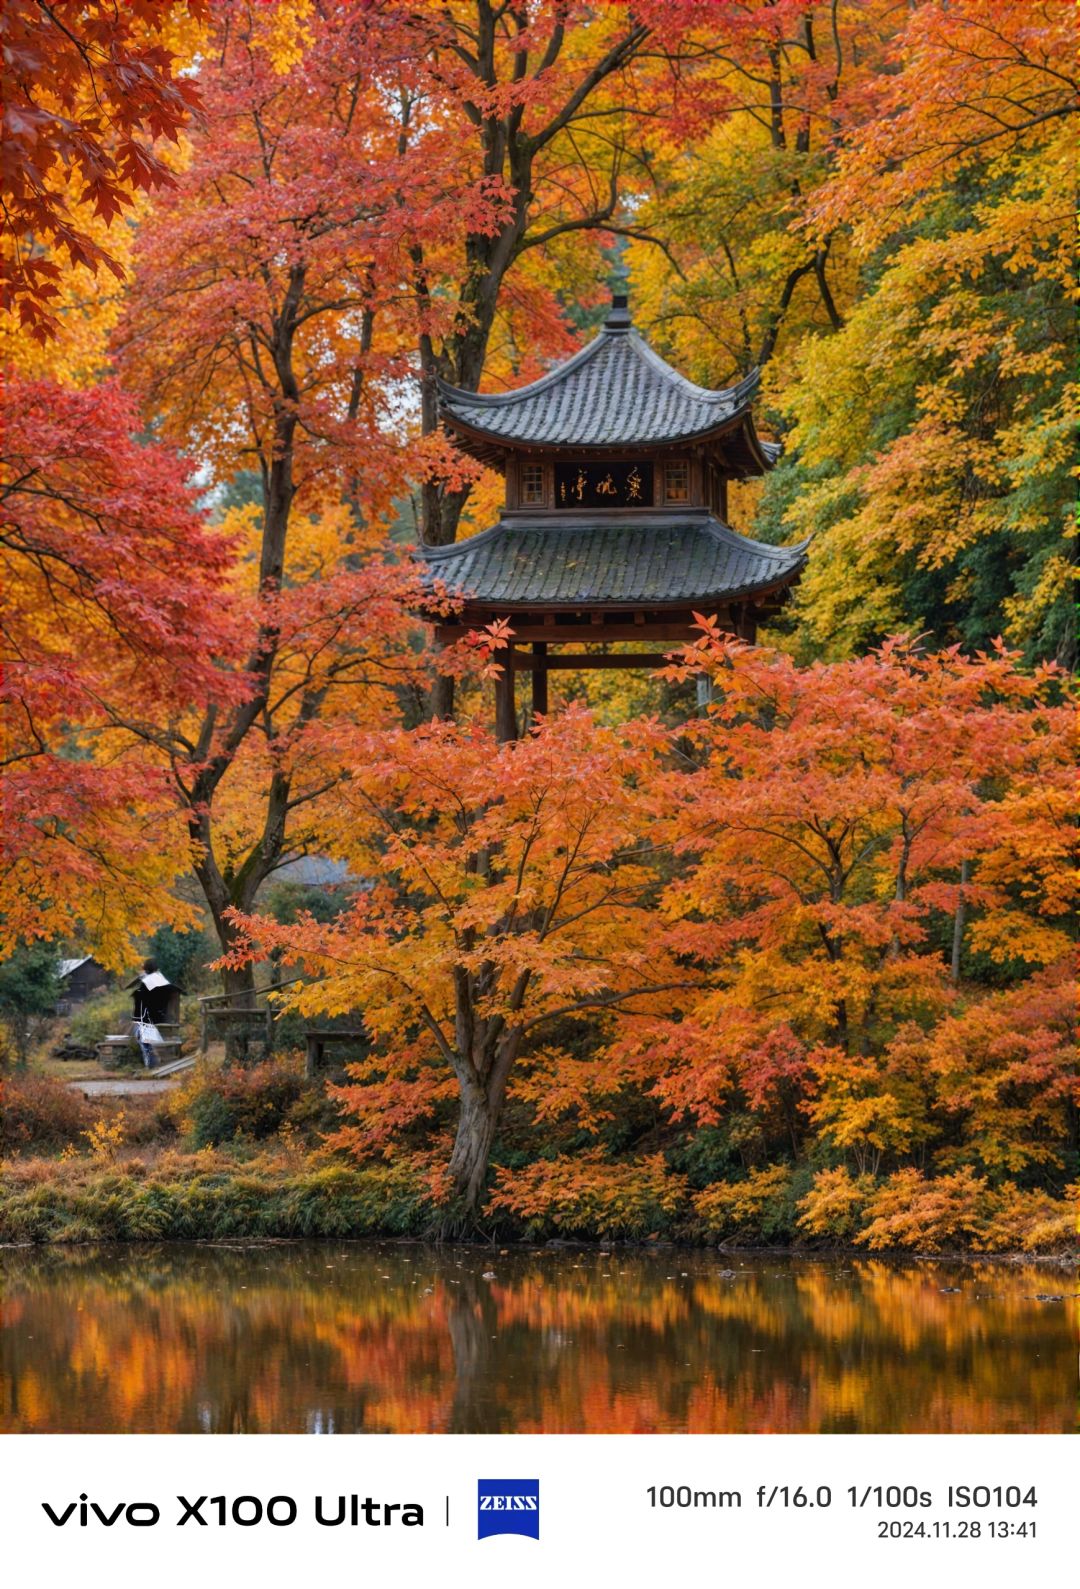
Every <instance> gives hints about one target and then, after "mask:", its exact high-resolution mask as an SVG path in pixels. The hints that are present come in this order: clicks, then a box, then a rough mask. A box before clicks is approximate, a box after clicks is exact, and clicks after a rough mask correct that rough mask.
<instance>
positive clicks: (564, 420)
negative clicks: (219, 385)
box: [423, 296, 806, 739]
mask: <svg viewBox="0 0 1080 1589" xmlns="http://www.w3.org/2000/svg"><path fill="white" fill-rule="evenodd" d="M757 385H758V372H757V371H756V370H755V371H752V372H751V373H750V374H749V375H747V376H746V377H745V378H744V379H743V380H741V381H739V382H738V383H737V384H736V385H735V386H729V387H724V388H721V389H720V390H718V391H710V390H709V389H708V388H706V387H703V386H697V385H695V384H694V383H693V382H692V381H688V380H687V379H686V378H685V377H684V376H682V375H680V374H679V372H678V371H677V370H675V369H673V368H672V367H671V365H670V364H667V363H666V362H665V361H664V360H663V359H662V358H661V357H660V356H659V354H657V353H655V352H654V351H653V349H652V348H650V347H649V345H648V343H647V342H646V341H645V340H644V339H643V338H642V337H641V336H640V335H639V334H638V332H637V331H635V330H634V327H633V324H632V322H631V318H630V313H629V310H628V308H627V299H626V298H625V297H622V296H615V297H614V298H613V299H612V307H611V311H610V313H609V314H608V317H607V320H606V321H605V322H604V326H603V329H602V330H601V331H600V333H599V335H598V336H596V337H595V338H594V340H593V341H592V342H590V343H589V344H588V346H587V347H584V348H582V349H581V351H580V352H579V353H576V354H574V356H573V357H572V358H569V359H567V360H566V361H565V362H564V363H562V364H559V365H556V366H555V368H554V369H552V370H549V371H548V373H547V374H546V375H544V376H542V377H541V378H540V379H539V380H537V381H533V382H531V383H530V384H529V385H528V386H522V387H518V388H517V389H516V390H514V391H510V392H500V393H485V394H480V393H478V392H468V391H463V390H461V389H460V388H458V387H454V386H450V385H448V384H447V383H445V382H442V381H440V382H439V385H438V408H439V416H440V419H441V422H442V424H443V426H444V428H445V429H446V430H447V431H448V432H449V434H450V436H451V437H452V438H453V440H454V442H455V444H456V445H457V446H458V447H459V448H461V449H462V451H464V452H466V453H468V454H470V455H471V456H472V457H474V458H477V459H479V460H480V461H481V462H482V463H484V464H487V465H489V466H490V467H491V468H494V469H498V470H499V471H500V472H501V473H502V474H503V475H504V476H505V478H506V504H505V507H504V508H503V511H502V515H501V517H500V518H499V521H498V523H497V524H495V525H493V526H492V527H491V529H488V530H484V531H483V532H482V533H480V534H478V535H474V536H471V537H470V538H469V539H468V540H464V541H459V542H456V543H455V544H454V545H452V546H441V547H434V546H428V547H425V548H424V549H423V556H424V559H425V561H426V564H427V577H428V578H429V579H430V580H432V581H438V582H439V583H440V584H441V586H442V587H443V588H444V589H445V590H446V591H448V592H449V593H450V594H451V595H453V596H454V597H455V598H457V601H458V603H459V607H458V610H457V611H455V613H454V615H453V617H452V619H449V620H447V619H440V620H439V621H438V622H437V624H436V639H437V641H438V642H439V643H440V644H444V645H445V644H451V643H452V642H453V641H455V640H457V639H459V638H461V637H462V636H463V635H465V634H467V633H468V632H469V631H470V630H476V629H481V628H483V627H484V626H485V625H487V624H490V623H492V622H493V621H495V620H497V619H502V620H505V621H506V622H507V623H508V624H509V626H510V628H511V630H512V632H513V644H512V645H511V648H510V652H509V658H508V659H507V656H506V653H500V658H499V660H500V661H503V662H504V664H507V662H508V665H504V668H503V673H502V676H501V679H500V680H499V682H498V683H497V685H496V725H497V731H498V733H499V736H500V737H501V738H504V739H505V738H513V737H514V734H515V724H516V718H515V707H514V686H513V675H514V672H515V671H528V672H530V673H531V674H532V705H533V711H534V713H543V712H546V711H547V674H548V670H549V668H560V667H562V668H597V667H599V668H614V667H654V666H658V665H661V664H663V663H664V662H665V661H666V660H667V658H666V655H665V651H663V650H660V651H658V650H656V649H655V647H656V646H657V645H658V644H659V645H662V646H664V647H665V649H666V651H667V652H670V651H671V650H672V649H673V647H674V646H676V645H677V644H679V643H686V642H688V641H690V640H692V639H694V638H696V637H697V635H698V634H699V633H700V630H698V629H697V627H696V625H695V620H694V616H693V614H694V613H695V612H703V613H708V614H710V615H712V614H715V615H716V616H717V619H718V621H719V623H720V625H721V627H723V628H726V629H728V630H730V631H731V632H732V633H733V634H736V635H738V636H740V637H741V638H742V639H745V640H750V641H753V640H754V638H755V636H756V631H757V622H758V619H759V618H761V617H763V616H766V615H768V614H769V613H772V612H775V611H776V610H777V609H778V608H779V607H780V605H781V603H782V602H783V601H784V600H785V598H786V596H787V594H788V592H789V590H790V588H791V586H792V584H793V583H794V582H795V580H796V579H798V577H799V574H800V572H801V571H802V569H803V567H804V565H805V562H806V549H805V548H806V543H805V542H803V543H802V544H800V545H798V546H769V545H766V544H765V543H763V542H761V541H754V540H751V539H750V538H749V537H748V536H745V535H739V534H737V533H736V531H735V530H733V529H732V528H731V527H730V526H729V525H728V523H727V522H726V520H727V497H728V481H729V480H744V479H746V478H748V477H750V476H753V475H761V474H764V473H765V471H766V470H767V469H769V468H771V466H772V465H773V463H774V462H775V461H776V458H777V456H778V454H779V448H778V447H777V446H775V445H774V444H772V443H769V442H766V441H761V440H760V439H759V437H758V436H757V433H756V432H755V429H754V421H753V417H752V414H751V403H752V401H753V398H754V394H755V392H756V390H757ZM604 641H632V642H637V643H638V644H639V645H641V646H642V647H644V648H646V649H644V650H642V651H634V652H620V653H611V652H606V653H605V652H600V653H598V652H596V651H588V652H586V651H583V650H582V649H581V648H582V646H584V645H595V644H596V643H597V642H604ZM650 646H651V647H653V648H654V649H652V650H650V649H647V648H649V647H650ZM525 647H529V648H530V649H529V650H527V651H526V650H525V649H523V648H525ZM555 647H558V648H565V647H569V648H575V649H569V650H565V649H559V650H554V649H553V648H555Z"/></svg>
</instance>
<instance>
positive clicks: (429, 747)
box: [238, 709, 695, 1229]
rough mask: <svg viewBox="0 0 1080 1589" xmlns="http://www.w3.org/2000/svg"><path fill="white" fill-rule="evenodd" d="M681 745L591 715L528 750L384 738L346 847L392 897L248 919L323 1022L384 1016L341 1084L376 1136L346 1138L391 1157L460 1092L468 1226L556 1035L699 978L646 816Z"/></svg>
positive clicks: (363, 781) (342, 838)
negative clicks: (526, 1078) (664, 921)
mask: <svg viewBox="0 0 1080 1589" xmlns="http://www.w3.org/2000/svg"><path fill="white" fill-rule="evenodd" d="M666 741H667V736H666V734H665V733H664V731H663V730H661V729H660V728H659V727H658V725H656V724H654V723H650V722H639V723H635V724H631V725H629V726H628V727H627V728H626V729H622V730H614V729H605V728H602V727H600V725H598V724H597V723H595V722H594V721H593V719H592V718H591V717H590V716H589V714H588V713H586V712H584V711H582V710H580V709H579V710H575V711H571V712H568V713H567V714H566V715H565V716H563V717H561V718H559V719H558V720H555V719H553V720H552V721H551V722H550V724H549V725H545V727H544V728H543V729H541V730H539V731H537V732H535V733H534V734H533V735H532V736H531V737H530V738H529V739H528V740H525V741H521V742H519V743H517V744H497V743H496V742H495V740H494V738H493V737H492V735H490V734H489V733H488V732H487V731H485V730H484V729H483V728H481V727H480V726H479V725H478V724H471V725H469V726H467V727H464V728H460V729H459V728H457V727H455V726H453V725H447V724H434V725H430V726H427V727H424V728H421V729H418V730H415V731H413V732H412V733H406V732H403V731H400V730H399V731H395V732H393V733H389V734H385V735H382V736H372V738H371V739H370V741H369V743H368V747H367V754H366V755H365V757H364V759H363V762H362V763H361V765H359V766H358V767H357V770H356V773H355V775H354V777H353V778H352V779H351V780H350V782H349V783H348V785H346V786H345V787H344V788H343V789H342V792H341V805H340V810H339V815H338V823H337V832H336V835H335V836H334V853H335V854H338V855H341V856H342V857H343V858H345V859H347V860H348V861H349V863H350V865H351V866H352V867H353V868H355V869H356V870H357V871H360V872H363V873H366V874H368V875H374V876H375V877H376V878H377V882H376V885H375V886H374V887H373V888H372V889H371V890H370V892H365V893H363V894H361V895H360V896H359V897H358V898H357V900H356V902H355V904H354V906H353V908H352V910H351V912H350V913H348V914H346V915H343V916H341V917H339V918H338V919H337V920H336V921H334V922H332V923H329V924H324V923H319V922H316V921H315V920H313V919H312V918H310V917H309V918H307V919H306V920H302V921H300V922H299V923H297V924H295V925H282V924H279V923H275V922H272V921H270V920H268V919H266V918H259V919H250V918H249V919H248V920H246V921H245V922H243V923H242V924H240V925H242V929H243V933H244V938H245V941H246V943H247V949H246V955H247V957H250V955H251V954H252V953H255V952H258V953H260V954H261V953H265V952H266V951H268V950H274V951H276V952H278V953H280V954H281V955H282V956H283V957H284V959H285V962H286V963H287V964H288V963H293V964H300V965H302V966H303V967H304V969H305V972H306V973H307V974H309V975H311V976H313V977H315V978H316V979H317V980H316V981H315V982H314V983H313V984H312V985H310V986H306V987H303V988H301V989H299V990H297V991H295V992H294V994H293V995H292V1002H293V1003H294V1004H295V1005H296V1007H298V1008H299V1009H301V1010H302V1011H303V1012H304V1013H305V1014H307V1015H314V1014H317V1013H327V1014H332V1013H336V1012H339V1011H342V1010H354V1009H355V1010H362V1011H363V1012H364V1021H365V1024H366V1026H367V1028H368V1030H369V1032H370V1033H371V1036H372V1039H373V1043H374V1048H373V1053H372V1057H371V1059H370V1061H369V1062H368V1063H367V1064H366V1065H363V1066H360V1067H356V1068H355V1069H354V1072H353V1073H354V1075H355V1077H356V1083H355V1085H350V1086H347V1087H345V1088H344V1089H343V1090H342V1091H341V1092H340V1097H341V1098H342V1101H343V1102H344V1104H345V1106H346V1108H347V1109H348V1111H349V1113H350V1114H352V1115H354V1116H355V1117H356V1121H357V1124H355V1125H353V1124H350V1125H349V1126H347V1127H345V1128H344V1130H343V1131H342V1132H340V1133H339V1134H338V1136H337V1137H336V1138H335V1140H336V1141H337V1142H339V1143H340V1144H342V1145H345V1146H348V1147H350V1148H352V1149H354V1150H356V1151H359V1152H361V1153H378V1152H381V1151H385V1150H387V1149H388V1148H389V1147H390V1145H391V1144H392V1142H393V1140H394V1139H395V1138H396V1137H398V1136H399V1134H400V1133H401V1132H402V1131H403V1130H404V1129H405V1128H407V1127H408V1126H409V1125H411V1124H412V1123H413V1122H415V1121H417V1120H425V1119H430V1117H431V1116H432V1113H433V1111H434V1110H436V1109H437V1108H438V1106H439V1103H440V1100H442V1099H443V1098H445V1097H447V1096H448V1095H449V1096H451V1097H456V1099H457V1103H458V1118H457V1125H456V1135H455V1138H454V1144H453V1148H452V1151H451V1153H450V1155H449V1160H448V1162H447V1163H446V1164H445V1166H444V1168H445V1177H446V1179H445V1182H444V1183H443V1190H444V1191H445V1192H446V1193H447V1195H448V1203H447V1228H448V1229H459V1228H463V1227H468V1226H470V1225H471V1224H472V1222H473V1221H474V1220H475V1219H476V1217H477V1215H478V1213H479V1210H480V1208H481V1205H482V1202H483V1196H484V1191H485V1185H486V1179H487V1171H488V1163H489V1160H490V1156H491V1150H492V1144H493V1142H494V1140H495V1134H496V1132H497V1130H498V1128H499V1124H500V1121H501V1119H502V1115H503V1109H504V1105H505V1101H506V1096H507V1090H508V1087H509V1086H510V1085H511V1084H512V1080H513V1078H514V1077H515V1073H516V1071H517V1070H518V1069H519V1067H520V1062H521V1061H522V1059H523V1058H524V1057H525V1056H527V1055H529V1054H531V1053H534V1052H535V1051H536V1049H537V1046H538V1045H540V1044H542V1042H543V1039H544V1034H545V1033H546V1032H550V1031H551V1029H552V1026H553V1024H554V1023H555V1022H556V1021H557V1020H558V1019H560V1018H564V1017H566V1016H567V1015H570V1014H573V1013H577V1012H582V1011H588V1010H601V1011H608V1012H611V1011H613V1010H615V1009H617V1008H620V1007H623V1008H632V1009H639V1010H640V1009H649V1008H652V1007H653V1005H654V1004H655V1000H656V997H657V996H658V995H661V994H663V993H664V992H665V991H666V992H667V993H668V994H669V995H670V994H671V993H672V992H673V991H675V990H676V989H679V988H681V987H683V986H684V985H686V984H687V982H688V981H689V982H691V983H692V982H693V981H694V980H695V978H693V977H691V978H689V979H688V977H687V975H686V973H685V972H683V971H682V970H681V969H680V968H679V967H678V966H677V965H676V964H675V963H674V962H673V961H672V960H671V958H670V956H669V955H668V954H667V952H666V950H665V948H664V945H663V943H662V941H660V940H659V939H658V938H657V936H656V933H655V930H654V928H655V923H654V919H653V916H652V913H651V912H650V910H649V909H648V898H649V894H650V892H651V891H652V890H653V889H654V888H655V886H656V880H657V860H658V852H657V851H656V850H655V849H654V848H653V847H651V846H649V845H648V844H647V843H645V842H643V840H642V838H641V828H642V815H643V811H644V810H645V809H646V808H647V805H648V801H649V789H650V786H651V784H652V783H653V781H654V780H655V778H656V776H657V774H658V772H659V771H660V769H661V765H662V762H661V753H662V751H663V748H664V746H665V744H666ZM238 958H244V954H243V953H241V955H240V956H239V957H238ZM668 1002H669V1003H670V997H669V1000H668ZM440 1179H441V1175H440Z"/></svg>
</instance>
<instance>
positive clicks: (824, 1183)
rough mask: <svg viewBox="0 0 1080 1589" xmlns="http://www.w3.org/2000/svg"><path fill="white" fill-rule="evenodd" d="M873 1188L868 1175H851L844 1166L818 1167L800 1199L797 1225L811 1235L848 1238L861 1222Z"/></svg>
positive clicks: (848, 1239) (837, 1239) (839, 1238)
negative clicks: (822, 1168) (821, 1168)
mask: <svg viewBox="0 0 1080 1589" xmlns="http://www.w3.org/2000/svg"><path fill="white" fill-rule="evenodd" d="M873 1190H874V1179H873V1177H872V1176H870V1175H852V1174H851V1173H850V1172H849V1171H848V1170H846V1169H844V1168H843V1167H841V1168H839V1169H835V1170H819V1171H818V1173H817V1175H815V1177H814V1184H813V1186H812V1187H811V1188H810V1190H809V1192H807V1194H806V1196H805V1197H801V1198H800V1199H799V1203H798V1208H799V1220H798V1223H799V1227H800V1229H802V1230H805V1231H808V1232H809V1234H810V1235H811V1236H828V1237H831V1238H832V1239H833V1240H834V1241H850V1240H851V1238H852V1237H853V1236H854V1234H855V1232H856V1231H857V1230H858V1228H859V1226H860V1224H861V1223H862V1215H863V1211H864V1209H865V1208H866V1204H867V1201H868V1200H869V1198H870V1195H871V1193H872V1192H873Z"/></svg>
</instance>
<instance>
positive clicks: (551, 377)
mask: <svg viewBox="0 0 1080 1589" xmlns="http://www.w3.org/2000/svg"><path fill="white" fill-rule="evenodd" d="M603 341H604V333H603V332H601V333H600V334H599V335H598V336H595V337H593V339H592V341H591V342H586V344H585V346H584V347H583V348H578V350H577V352H576V353H572V354H571V355H570V357H569V358H568V359H564V360H563V361H562V363H561V364H556V365H555V366H554V368H553V369H550V370H548V371H547V372H546V373H545V374H544V375H540V376H538V377H537V379H536V380H535V381H529V382H528V383H527V385H525V386H515V387H514V388H513V390H512V391H509V392H472V391H470V390H469V389H468V387H466V386H451V384H450V382H449V381H444V380H443V378H442V376H441V375H436V377H435V384H436V386H437V387H438V390H439V393H440V395H441V396H443V397H450V398H458V399H460V400H461V401H462V402H465V403H469V404H473V403H477V404H479V405H481V406H482V407H484V408H506V407H508V406H509V405H511V404H512V403H518V402H522V401H524V400H525V399H526V398H529V397H533V396H534V395H535V394H536V393H537V392H542V391H546V390H547V388H548V387H550V386H554V385H555V383H556V381H558V380H560V379H561V378H562V377H563V376H564V375H569V373H570V371H571V370H577V369H580V368H581V366H582V365H583V364H587V363H588V362H589V360H590V359H592V358H595V356H596V354H597V353H598V351H599V349H600V347H601V345H602V343H603Z"/></svg>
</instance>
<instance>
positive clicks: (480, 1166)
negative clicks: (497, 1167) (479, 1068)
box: [443, 1082, 501, 1235]
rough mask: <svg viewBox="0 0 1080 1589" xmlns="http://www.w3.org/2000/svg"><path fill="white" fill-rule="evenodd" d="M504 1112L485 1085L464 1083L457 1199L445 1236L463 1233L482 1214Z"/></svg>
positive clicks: (454, 1171) (453, 1158) (454, 1159)
mask: <svg viewBox="0 0 1080 1589" xmlns="http://www.w3.org/2000/svg"><path fill="white" fill-rule="evenodd" d="M500 1112H501V1098H500V1099H499V1100H498V1101H497V1102H494V1103H493V1102H492V1101H491V1100H490V1099H489V1098H488V1095H487V1093H486V1091H485V1089H484V1087H483V1086H482V1085H479V1084H477V1083H475V1082H464V1083H463V1084H462V1088H461V1114H460V1115H459V1117H458V1128H457V1136H456V1137H455V1139H454V1151H453V1153H451V1155H450V1166H449V1168H450V1175H451V1178H452V1180H453V1183H454V1201H453V1205H452V1207H451V1209H450V1210H449V1212H448V1216H447V1219H446V1221H445V1222H444V1226H443V1234H444V1235H461V1234H462V1233H463V1232H464V1231H465V1230H467V1229H469V1228H471V1227H472V1226H474V1225H475V1224H476V1222H477V1221H478V1219H479V1217H480V1202H481V1198H482V1197H483V1194H484V1183H485V1181H486V1180H487V1171H488V1163H489V1160H490V1158H491V1145H492V1143H493V1142H494V1140H495V1132H496V1130H497V1129H498V1125H499V1114H500Z"/></svg>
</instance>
